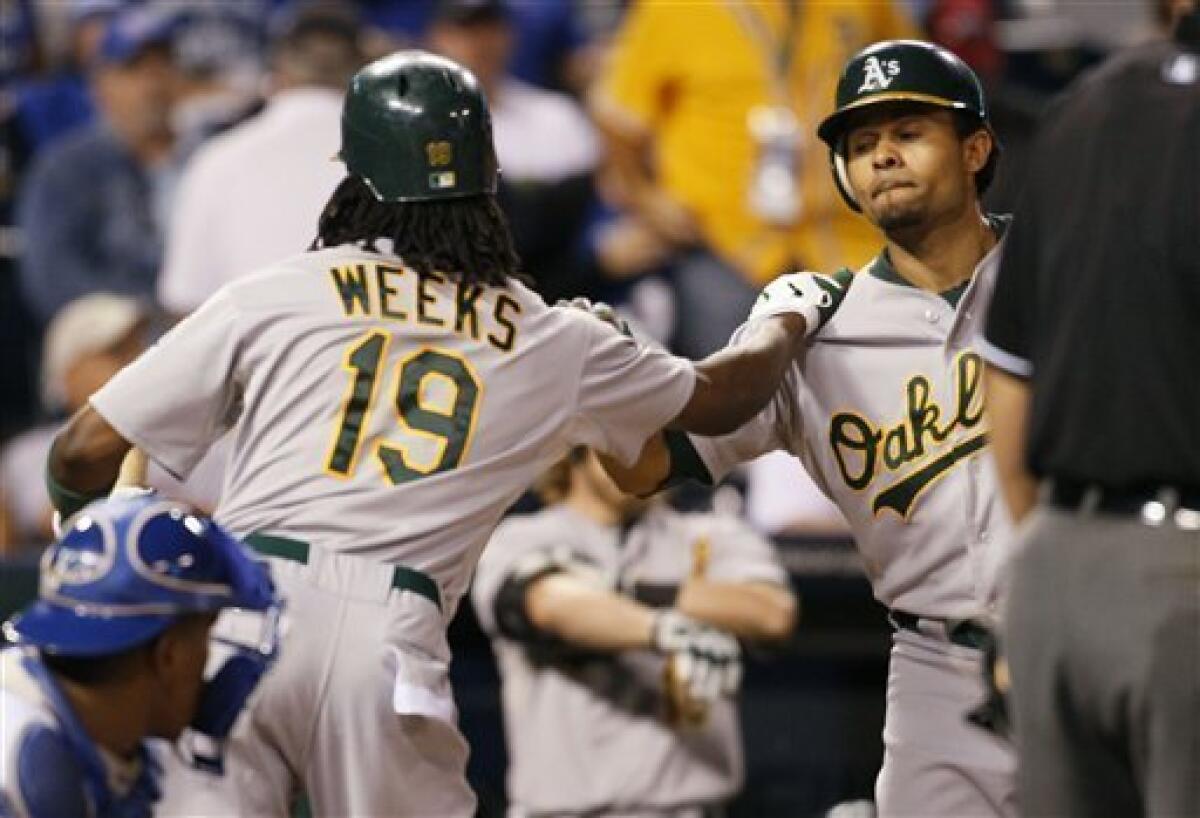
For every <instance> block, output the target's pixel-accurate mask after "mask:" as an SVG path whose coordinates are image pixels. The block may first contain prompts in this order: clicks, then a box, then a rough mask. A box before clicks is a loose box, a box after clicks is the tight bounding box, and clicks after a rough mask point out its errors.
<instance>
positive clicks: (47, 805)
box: [16, 724, 92, 818]
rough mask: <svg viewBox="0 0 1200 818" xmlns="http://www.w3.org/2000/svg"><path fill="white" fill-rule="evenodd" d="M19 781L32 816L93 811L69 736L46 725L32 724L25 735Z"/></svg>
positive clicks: (57, 817)
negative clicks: (65, 737)
mask: <svg viewBox="0 0 1200 818" xmlns="http://www.w3.org/2000/svg"><path fill="white" fill-rule="evenodd" d="M16 783H17V792H18V793H19V798H20V800H21V801H24V803H25V811H26V812H27V813H28V815H29V816H30V818H61V817H62V816H66V815H71V816H80V818H86V816H89V815H91V814H92V809H91V805H90V804H89V803H88V799H87V796H86V794H85V790H84V783H83V770H82V769H81V768H80V766H79V761H78V759H76V758H75V754H74V753H72V752H71V748H70V746H68V744H67V742H66V740H65V739H64V738H63V737H62V736H61V735H60V734H58V733H57V732H55V731H54V730H52V729H51V728H49V727H47V726H46V725H43V724H39V725H32V726H31V727H29V729H27V730H26V731H25V735H23V736H22V737H21V741H20V743H19V745H18V747H17V782H16Z"/></svg>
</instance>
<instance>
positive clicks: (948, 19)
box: [925, 0, 1004, 87]
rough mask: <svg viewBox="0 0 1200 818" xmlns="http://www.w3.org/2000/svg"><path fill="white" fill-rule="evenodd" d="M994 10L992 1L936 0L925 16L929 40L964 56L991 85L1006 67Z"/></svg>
mask: <svg viewBox="0 0 1200 818" xmlns="http://www.w3.org/2000/svg"><path fill="white" fill-rule="evenodd" d="M995 12H996V8H995V3H994V2H993V0H936V2H934V3H933V4H932V6H931V8H930V9H929V13H928V16H927V17H925V29H926V31H928V32H929V39H931V40H932V41H933V42H935V43H938V44H940V45H944V46H946V48H948V49H950V50H951V51H953V52H954V53H955V54H957V55H958V56H959V57H960V58H962V60H963V62H965V63H966V64H967V65H969V66H971V67H972V68H973V69H975V73H976V74H978V75H979V78H980V79H981V80H982V81H983V83H984V85H986V86H988V87H992V86H994V85H995V84H996V82H998V81H999V79H1000V75H1001V72H1002V71H1003V70H1004V53H1003V52H1002V51H1001V50H1000V46H999V44H998V43H997V42H996V14H995Z"/></svg>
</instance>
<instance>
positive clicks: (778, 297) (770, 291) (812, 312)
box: [746, 270, 853, 337]
mask: <svg viewBox="0 0 1200 818" xmlns="http://www.w3.org/2000/svg"><path fill="white" fill-rule="evenodd" d="M852 277H853V274H852V273H851V272H850V271H849V270H842V271H840V272H838V273H835V274H834V275H824V274H823V273H813V272H807V271H802V272H798V273H786V274H785V275H781V276H780V277H779V278H777V279H775V280H774V281H772V282H771V283H770V284H768V285H767V286H766V287H764V288H763V290H762V292H760V293H759V294H758V298H757V299H755V301H754V307H753V308H752V309H751V310H750V317H749V318H748V319H747V320H746V323H747V324H751V323H754V322H755V321H758V320H760V319H763V318H770V317H771V316H775V315H783V314H785V313H789V312H792V313H796V314H797V315H800V316H802V317H803V318H804V325H805V330H804V334H805V337H808V336H810V335H812V334H813V333H815V332H816V331H817V330H819V329H820V328H821V327H823V326H824V325H825V322H826V321H828V320H829V319H830V318H831V317H832V316H833V313H834V312H835V311H836V310H837V308H838V305H839V304H841V303H842V299H843V298H845V297H846V291H847V290H848V289H849V286H850V279H851V278H852Z"/></svg>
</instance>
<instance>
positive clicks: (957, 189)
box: [845, 106, 989, 233]
mask: <svg viewBox="0 0 1200 818" xmlns="http://www.w3.org/2000/svg"><path fill="white" fill-rule="evenodd" d="M979 139H989V138H988V137H987V136H986V134H983V133H982V132H981V134H976V135H973V136H971V137H968V138H967V139H965V140H964V139H962V138H960V137H959V135H958V132H957V131H956V130H955V127H954V118H953V115H952V114H951V113H950V112H949V111H945V110H941V109H936V108H935V109H926V108H915V109H914V108H912V107H909V106H896V107H892V106H879V110H875V111H864V116H863V117H862V118H861V119H860V120H858V121H857V122H856V123H853V124H852V126H851V128H850V130H849V131H848V132H847V134H846V144H845V157H846V168H847V172H848V176H849V181H850V187H851V189H852V190H853V192H854V196H855V198H856V199H857V200H858V203H859V205H860V206H861V207H862V209H863V213H864V215H866V217H867V218H868V219H870V221H871V222H872V223H874V224H875V225H877V226H878V227H879V228H880V229H881V230H883V231H884V232H885V233H890V232H892V231H895V230H904V229H907V228H920V227H930V226H933V225H936V224H938V223H939V222H941V221H943V220H948V219H952V218H954V217H955V216H957V215H959V214H961V213H962V212H963V209H964V208H966V207H968V206H973V205H974V202H975V196H976V194H975V188H974V178H973V174H974V173H976V172H978V171H979V170H980V169H981V168H982V167H983V161H986V158H987V153H986V150H984V151H983V152H982V153H980V146H979V145H978V144H977V143H978V141H979ZM980 156H982V159H983V161H979V158H980Z"/></svg>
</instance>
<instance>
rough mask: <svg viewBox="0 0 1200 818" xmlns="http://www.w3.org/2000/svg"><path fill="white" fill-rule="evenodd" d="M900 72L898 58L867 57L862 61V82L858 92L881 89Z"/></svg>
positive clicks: (890, 82) (863, 92) (889, 83)
mask: <svg viewBox="0 0 1200 818" xmlns="http://www.w3.org/2000/svg"><path fill="white" fill-rule="evenodd" d="M899 73H900V61H899V60H880V59H879V58H878V57H867V61H866V62H865V63H863V82H862V85H861V86H859V89H858V93H860V94H865V93H867V92H868V91H883V90H885V89H886V88H887V87H888V86H889V85H891V84H892V80H894V79H895V78H896V75H897V74H899Z"/></svg>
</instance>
